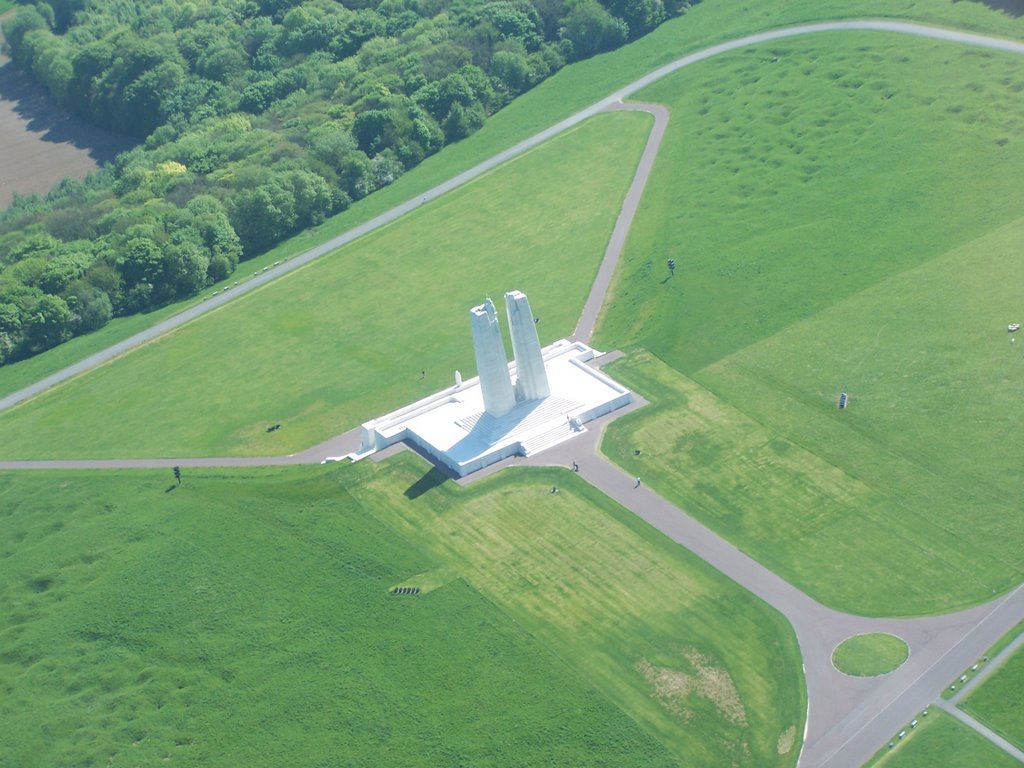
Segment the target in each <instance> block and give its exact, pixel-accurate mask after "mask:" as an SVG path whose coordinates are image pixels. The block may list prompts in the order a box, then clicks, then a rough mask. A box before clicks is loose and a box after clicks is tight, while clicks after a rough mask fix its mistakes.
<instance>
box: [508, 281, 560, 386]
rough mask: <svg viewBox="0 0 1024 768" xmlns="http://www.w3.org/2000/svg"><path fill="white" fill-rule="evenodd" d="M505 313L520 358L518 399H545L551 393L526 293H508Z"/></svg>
mask: <svg viewBox="0 0 1024 768" xmlns="http://www.w3.org/2000/svg"><path fill="white" fill-rule="evenodd" d="M505 311H506V313H507V314H508V328H509V332H510V333H511V335H512V354H513V355H515V359H516V386H515V391H516V400H517V401H518V402H524V401H526V400H543V399H544V398H545V397H547V396H548V395H550V394H551V387H550V386H548V374H547V371H545V370H544V357H543V356H542V355H541V352H540V339H538V338H537V323H536V321H535V320H534V319H533V312H531V311H530V301H529V299H527V298H526V294H525V293H523V292H522V291H509V292H508V293H506V294H505Z"/></svg>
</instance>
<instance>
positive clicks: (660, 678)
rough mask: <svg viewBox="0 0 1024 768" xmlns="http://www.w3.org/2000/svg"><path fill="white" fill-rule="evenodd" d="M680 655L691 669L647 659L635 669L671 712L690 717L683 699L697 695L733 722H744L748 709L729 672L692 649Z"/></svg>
mask: <svg viewBox="0 0 1024 768" xmlns="http://www.w3.org/2000/svg"><path fill="white" fill-rule="evenodd" d="M682 655H683V657H684V658H685V659H686V660H687V661H688V662H689V663H690V667H691V669H692V672H684V671H682V670H679V669H675V668H673V667H659V666H655V665H654V664H651V662H650V661H648V660H647V659H641V660H640V661H638V662H637V663H636V669H637V671H638V672H640V674H642V675H643V676H644V679H645V680H647V682H648V683H649V684H650V685H651V686H652V687H653V688H654V698H656V699H657V700H658V701H659V702H660V703H661V704H662V706H664V707H665V708H666V709H668V710H669V711H670V712H672V713H673V714H675V715H678V716H679V717H681V718H682V719H683V720H689V719H690V718H691V717H692V716H693V713H692V712H691V711H690V710H688V709H687V708H686V706H685V702H686V700H687V699H688V698H689V697H690V696H691V695H693V696H698V697H700V698H702V699H707V700H709V701H710V702H711V703H712V704H714V705H715V708H716V709H717V710H718V712H719V714H720V715H721V716H722V717H724V718H725V719H726V720H728V721H729V722H730V723H732V724H733V725H742V726H745V725H747V712H746V710H745V709H744V707H743V702H742V701H741V700H740V696H739V693H738V692H737V691H736V685H735V683H733V680H732V677H731V676H730V675H729V673H728V672H726V671H725V670H724V669H722V668H720V667H716V666H714V665H713V664H712V663H711V660H710V659H709V658H708V657H707V656H705V655H703V654H702V653H700V652H699V651H697V650H696V649H694V648H684V649H683V650H682Z"/></svg>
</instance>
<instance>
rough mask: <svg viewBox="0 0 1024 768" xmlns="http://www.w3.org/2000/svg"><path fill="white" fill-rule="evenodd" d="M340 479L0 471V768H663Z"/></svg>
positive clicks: (625, 728)
mask: <svg viewBox="0 0 1024 768" xmlns="http://www.w3.org/2000/svg"><path fill="white" fill-rule="evenodd" d="M353 478H354V475H353V473H352V472H346V471H344V470H342V471H339V470H337V469H331V470H319V469H318V470H308V469H304V470H289V471H260V472H253V473H225V474H217V475H215V474H212V473H206V474H203V473H200V472H189V473H188V474H187V475H186V477H185V482H184V484H183V485H182V486H181V487H180V488H178V489H176V490H174V492H173V493H165V487H166V486H167V477H166V476H165V473H158V474H155V473H150V472H144V473H143V472H105V473H101V474H98V475H85V474H83V473H65V474H49V473H47V474H20V475H16V474H10V473H7V474H2V475H0V519H2V524H0V572H2V574H3V579H2V584H0V692H2V693H0V722H3V723H4V738H3V739H2V740H0V764H3V765H11V766H13V765H19V766H26V767H29V766H53V765H82V766H86V765H106V764H108V762H109V763H112V764H124V763H130V764H131V765H137V766H149V765H162V764H164V762H165V761H168V760H170V761H172V762H173V764H176V765H185V766H210V765H250V766H280V765H346V766H379V765H381V760H382V758H385V759H386V762H387V764H389V765H402V766H424V768H428V767H429V768H435V767H436V766H439V765H474V766H501V767H502V768H505V767H506V766H538V765H539V766H554V765H580V766H629V765H636V766H651V765H655V766H670V765H677V764H678V763H677V761H676V760H675V759H674V758H673V757H672V756H671V755H670V754H669V753H668V752H667V751H666V750H665V748H664V747H663V746H661V745H660V744H658V743H657V741H655V740H654V739H653V738H652V737H651V736H649V735H648V734H646V733H644V732H643V731H642V730H641V729H640V728H639V727H638V726H637V724H636V723H634V722H633V721H632V720H630V719H629V718H628V717H626V716H625V715H623V713H622V711H621V710H620V709H619V708H618V707H617V706H616V705H615V704H613V703H612V702H610V701H609V700H608V699H607V698H606V697H604V696H602V695H601V694H600V693H599V692H597V691H596V690H595V689H594V687H592V685H591V684H590V683H588V682H587V681H585V680H583V679H581V678H580V676H579V675H578V673H577V672H575V671H573V670H572V669H571V668H570V667H569V666H568V665H567V664H565V663H564V662H563V661H562V660H561V659H559V658H558V657H557V655H556V654H553V653H552V651H551V649H549V648H547V647H545V646H544V643H543V642H540V641H538V640H537V639H534V638H533V637H532V636H531V635H530V633H529V632H528V631H524V628H523V627H522V626H519V625H517V624H516V623H515V622H514V621H513V620H512V619H510V617H509V616H508V615H507V614H506V613H505V612H503V611H502V610H501V609H500V608H499V607H496V606H495V605H494V603H493V602H491V601H490V600H488V599H487V598H486V597H484V596H482V595H481V594H480V593H479V592H477V591H476V590H474V589H473V588H472V587H471V586H469V585H468V584H467V583H466V582H465V581H463V580H461V579H458V578H455V577H453V578H450V579H449V580H448V583H446V584H444V586H441V587H439V588H436V589H433V590H431V591H429V592H425V593H423V594H420V595H418V596H416V597H401V596H394V595H390V594H388V590H389V589H390V588H392V587H393V586H396V585H402V584H408V583H410V581H411V582H414V583H416V584H423V585H424V586H427V582H428V581H429V580H418V579H417V578H416V574H420V573H423V572H425V571H432V570H434V569H435V568H436V567H437V566H438V565H439V564H440V563H442V562H443V561H440V560H438V559H436V558H434V557H433V556H430V555H426V554H424V553H423V552H422V551H421V550H420V549H419V548H418V547H417V546H415V545H414V544H412V543H410V542H408V541H406V540H404V539H402V538H400V537H396V536H395V535H394V533H393V532H392V531H390V530H388V529H387V528H386V527H385V526H383V525H381V524H380V523H379V522H377V521H376V519H375V518H374V515H373V514H372V512H373V509H371V508H368V507H366V505H365V503H364V502H363V501H362V500H361V499H360V498H359V494H358V492H353V491H352V490H351V489H349V488H347V487H346V484H347V482H348V481H350V480H352V479H353ZM579 554H580V558H579V559H578V560H577V561H575V562H578V563H580V564H583V565H585V563H586V556H585V553H579ZM573 565H574V561H569V560H567V561H565V562H564V563H563V564H562V567H564V568H570V567H572V566H573ZM434 586H437V585H436V584H435V585H434ZM753 611H754V612H756V611H757V609H756V608H754V609H753ZM771 639H772V640H773V641H775V642H779V643H782V644H783V645H784V646H785V647H786V648H787V649H789V650H790V652H791V653H792V646H791V643H790V644H786V642H785V641H786V640H787V638H785V637H783V636H779V637H775V636H771ZM789 686H790V687H794V688H795V684H794V683H793V682H792V681H790V682H789ZM499 734H500V738H499V737H497V736H498V735H499Z"/></svg>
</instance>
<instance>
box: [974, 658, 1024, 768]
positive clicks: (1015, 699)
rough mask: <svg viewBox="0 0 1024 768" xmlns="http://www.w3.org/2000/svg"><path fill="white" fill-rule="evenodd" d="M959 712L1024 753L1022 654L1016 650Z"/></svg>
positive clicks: (1023, 677)
mask: <svg viewBox="0 0 1024 768" xmlns="http://www.w3.org/2000/svg"><path fill="white" fill-rule="evenodd" d="M960 708H961V709H963V710H964V711H966V712H968V713H970V715H971V716H972V717H974V718H975V719H976V720H978V721H979V722H982V723H984V724H985V725H987V726H988V727H989V728H991V729H992V730H993V731H995V732H996V733H998V734H999V735H1000V736H1002V737H1003V738H1004V739H1006V740H1007V741H1009V742H1011V743H1013V744H1014V745H1016V746H1017V747H1019V748H1020V749H1024V651H1021V649H1020V648H1018V649H1017V651H1015V652H1014V654H1013V656H1011V657H1010V658H1009V660H1007V662H1006V663H1005V664H1004V665H1003V666H1002V667H1000V668H999V669H998V670H997V671H996V672H995V673H993V675H992V676H991V677H990V678H989V679H988V680H985V681H984V682H983V683H982V684H981V687H980V688H978V689H977V690H975V691H972V692H971V694H970V695H969V696H968V697H967V698H966V699H965V700H964V701H963V702H961V703H960Z"/></svg>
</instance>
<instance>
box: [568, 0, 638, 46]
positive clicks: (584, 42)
mask: <svg viewBox="0 0 1024 768" xmlns="http://www.w3.org/2000/svg"><path fill="white" fill-rule="evenodd" d="M562 36H563V37H564V38H565V39H566V40H568V41H569V42H571V43H572V50H573V58H576V59H585V58H587V57H588V56H593V55H594V54H595V53H600V52H601V51H608V50H611V49H612V48H615V47H617V46H620V45H622V44H623V43H624V42H626V40H627V39H628V37H629V27H628V26H626V22H624V21H622V20H621V19H617V18H615V17H614V16H612V15H611V14H610V13H608V11H606V10H605V9H604V8H602V7H601V5H600V4H599V3H598V2H597V0H577V1H576V2H575V4H574V5H573V7H572V10H570V11H569V14H568V15H567V16H566V17H565V20H564V22H563V25H562Z"/></svg>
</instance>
